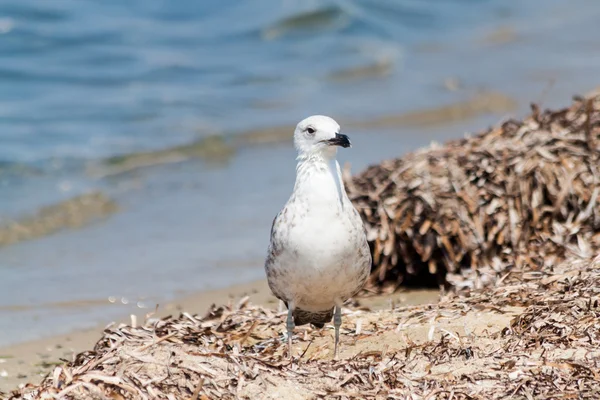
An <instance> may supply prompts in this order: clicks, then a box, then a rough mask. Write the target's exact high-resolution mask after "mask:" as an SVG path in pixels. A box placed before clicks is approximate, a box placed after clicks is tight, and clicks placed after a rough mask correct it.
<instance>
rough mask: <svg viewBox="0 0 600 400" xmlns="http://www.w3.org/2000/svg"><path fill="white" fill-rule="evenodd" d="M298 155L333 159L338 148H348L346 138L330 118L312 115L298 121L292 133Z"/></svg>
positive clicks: (348, 143)
mask: <svg viewBox="0 0 600 400" xmlns="http://www.w3.org/2000/svg"><path fill="white" fill-rule="evenodd" d="M294 145H295V146H296V150H298V155H300V156H309V155H322V156H323V157H325V158H333V157H335V154H336V153H337V148H338V146H341V147H350V146H351V144H350V139H348V136H346V135H342V134H341V133H340V126H339V125H338V123H337V122H335V121H334V120H333V119H332V118H329V117H326V116H324V115H313V116H312V117H308V118H306V119H303V120H302V121H300V123H299V124H298V126H296V131H295V132H294Z"/></svg>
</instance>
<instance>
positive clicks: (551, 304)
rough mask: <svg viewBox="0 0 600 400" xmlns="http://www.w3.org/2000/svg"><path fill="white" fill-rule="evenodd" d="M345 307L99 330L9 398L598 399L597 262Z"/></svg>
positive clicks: (184, 316)
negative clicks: (327, 313)
mask: <svg viewBox="0 0 600 400" xmlns="http://www.w3.org/2000/svg"><path fill="white" fill-rule="evenodd" d="M377 302H379V305H380V306H382V305H385V304H387V307H384V308H383V309H380V310H374V309H370V307H369V306H367V305H366V302H363V300H362V299H361V300H359V301H358V302H356V301H355V302H350V303H349V304H347V306H346V307H345V308H344V310H343V321H344V323H343V326H342V336H341V346H342V347H341V354H340V357H339V359H337V360H333V359H332V355H333V354H332V353H333V337H332V336H333V329H332V327H331V325H327V326H326V327H325V328H324V329H313V328H311V327H309V326H302V327H297V329H296V335H295V338H294V360H293V361H292V362H290V360H289V358H288V355H287V345H286V341H285V340H282V339H283V337H284V335H283V332H284V331H285V324H284V321H285V314H286V312H285V311H282V312H277V311H275V310H273V309H272V308H271V307H263V306H258V305H253V304H251V303H250V302H249V298H248V297H245V298H243V299H241V300H239V301H238V302H237V303H233V304H231V305H230V306H225V307H212V308H211V310H210V311H209V312H207V313H203V314H190V313H187V312H182V313H181V314H179V315H177V316H172V317H169V318H163V319H157V318H149V319H147V320H146V321H144V323H143V324H142V325H137V326H135V327H132V326H128V325H126V324H123V325H120V326H114V327H111V328H109V329H106V330H105V331H104V332H103V336H102V338H101V339H100V340H99V341H98V342H97V343H96V344H95V346H94V347H93V349H92V348H90V349H88V351H85V352H82V353H80V354H78V355H77V356H76V357H75V359H74V360H73V361H72V362H70V363H67V364H63V365H60V366H57V367H55V368H54V369H52V371H51V372H50V374H49V375H48V377H47V378H45V379H44V380H43V382H42V383H41V385H39V386H38V385H28V386H27V387H25V388H23V389H22V390H21V391H15V392H13V393H12V394H11V397H9V398H10V399H31V398H68V399H107V398H112V399H150V398H165V399H179V398H181V399H213V398H223V399H255V398H265V399H324V398H327V399H329V398H334V399H364V398H368V399H406V398H414V399H434V398H443V399H501V398H519V399H521V398H523V399H532V398H540V399H555V398H598V394H600V392H599V390H600V389H599V388H600V386H599V381H600V351H599V350H598V341H599V340H600V324H599V323H598V321H599V318H600V257H596V258H595V259H594V258H587V257H584V258H581V257H574V258H571V259H569V260H568V261H566V262H564V263H561V264H557V265H555V266H554V267H553V268H552V269H551V270H546V271H517V270H514V271H512V272H511V274H509V275H507V276H506V277H505V279H503V280H502V281H501V282H499V283H498V284H497V286H496V287H494V288H488V289H484V290H469V291H466V292H462V293H460V294H457V293H449V294H447V295H444V296H441V299H440V301H439V302H438V303H437V304H429V305H406V306H395V305H394V304H391V303H388V302H387V301H385V300H384V301H381V299H379V300H377V299H375V301H374V303H377Z"/></svg>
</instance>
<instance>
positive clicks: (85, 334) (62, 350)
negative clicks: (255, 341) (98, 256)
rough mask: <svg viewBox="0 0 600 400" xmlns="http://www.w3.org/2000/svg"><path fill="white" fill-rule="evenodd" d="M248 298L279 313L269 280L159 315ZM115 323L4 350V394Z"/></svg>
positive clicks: (398, 298)
mask: <svg viewBox="0 0 600 400" xmlns="http://www.w3.org/2000/svg"><path fill="white" fill-rule="evenodd" d="M246 296H248V298H249V300H250V301H251V302H252V303H253V304H259V305H262V306H265V307H268V308H272V309H274V310H277V309H278V307H279V301H278V300H277V299H276V298H275V297H274V296H273V295H272V294H271V291H270V290H269V288H268V286H267V283H266V281H265V280H259V281H255V282H252V283H247V284H241V285H235V286H232V287H229V288H225V289H218V290H210V291H205V292H200V293H196V294H194V295H191V296H188V297H185V298H182V299H180V300H177V301H174V302H171V303H167V304H161V305H159V306H158V310H157V312H156V314H154V315H153V316H157V317H159V318H162V317H165V316H168V315H178V314H179V313H180V312H181V311H184V310H185V311H187V312H189V313H198V314H199V315H203V314H204V313H205V311H206V310H208V309H209V308H210V306H211V305H213V304H216V305H223V304H235V303H237V302H238V301H239V300H240V299H242V298H244V297H246ZM438 298H439V294H438V292H437V290H431V289H423V290H411V291H400V292H398V293H395V294H392V295H386V296H373V297H367V298H361V299H360V304H361V305H364V306H366V307H369V308H372V309H386V308H391V307H397V306H409V305H419V304H429V303H436V302H437V301H438ZM134 319H135V321H136V323H137V324H141V323H142V322H143V321H144V319H145V314H144V313H139V314H138V315H136V316H135V318H134ZM119 322H125V323H128V324H132V322H133V320H132V318H131V317H129V318H127V316H123V319H122V320H121V321H114V323H119ZM108 323H111V322H110V321H107V324H104V325H99V326H97V327H94V328H91V329H85V330H78V331H74V332H71V333H68V334H65V335H57V336H53V337H49V338H44V339H40V340H35V341H30V342H25V343H19V344H16V345H12V346H8V347H0V392H2V391H4V392H9V391H11V390H13V389H16V388H17V387H19V385H20V384H25V383H33V384H37V383H39V382H40V381H41V380H42V378H43V377H44V376H45V375H46V374H47V373H48V372H50V371H51V370H52V369H53V368H54V367H55V366H56V365H58V364H62V361H61V360H68V361H70V360H72V359H73V356H75V355H76V354H77V353H79V352H81V351H84V350H86V349H92V348H93V346H94V344H95V343H96V342H97V341H98V340H99V339H100V337H101V335H102V331H103V329H104V328H105V327H106V326H107V325H108Z"/></svg>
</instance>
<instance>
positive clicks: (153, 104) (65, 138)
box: [0, 0, 600, 345]
mask: <svg viewBox="0 0 600 400" xmlns="http://www.w3.org/2000/svg"><path fill="white" fill-rule="evenodd" d="M598 20H600V2H598V1H597V0H572V1H569V2H566V1H564V0H563V1H561V0H528V1H516V0H515V1H507V0H479V1H477V0H396V1H392V0H373V1H366V0H338V1H314V0H304V1H300V0H295V1H294V0H255V1H233V0H221V1H197V0H194V1H192V0H179V1H166V0H129V1H117V0H2V1H0V223H1V222H2V221H6V220H10V219H13V218H17V217H19V216H21V215H27V214H30V213H33V212H35V211H36V210H37V209H38V208H39V207H41V206H43V205H46V204H49V203H53V202H56V201H59V200H63V199H67V198H70V197H72V196H74V195H77V194H79V193H83V192H86V191H89V190H102V191H104V192H106V193H108V194H109V195H110V196H112V197H113V198H115V199H116V200H117V201H118V203H119V205H120V207H121V211H120V212H119V213H117V214H116V215H114V216H112V217H111V218H110V219H108V220H107V221H105V222H103V223H100V224H96V225H93V226H91V227H89V228H85V229H82V230H75V231H66V232H62V233H58V234H55V235H52V236H49V237H46V238H42V239H38V240H35V241H31V242H24V243H19V244H17V245H13V246H9V247H5V248H0V345H3V344H8V343H12V342H15V341H17V340H25V339H30V338H36V337H39V336H40V335H47V334H52V333H57V332H60V331H61V330H63V331H64V330H65V329H67V330H68V329H72V328H74V327H79V326H87V325H89V324H94V323H96V322H98V321H102V320H103V319H105V318H107V315H108V316H110V317H112V315H113V314H111V311H109V310H108V308H106V307H104V306H89V304H90V303H89V302H88V303H86V304H87V305H86V306H85V307H83V306H82V307H80V308H77V307H72V308H69V309H68V310H67V311H65V309H63V308H60V307H54V306H52V304H62V303H64V302H77V301H88V300H93V301H95V300H98V301H101V300H105V299H107V298H108V297H109V296H117V297H119V298H121V297H123V296H127V297H129V298H132V299H148V298H151V299H158V300H160V299H165V298H172V297H174V296H176V295H177V294H178V293H182V292H191V291H194V290H201V289H205V288H207V287H209V286H213V287H214V286H226V285H229V284H232V283H235V282H241V281H245V280H251V279H256V278H260V277H262V265H261V264H262V256H263V253H264V249H265V247H266V243H267V240H268V237H267V234H268V230H269V228H270V222H271V219H272V217H273V216H274V214H275V213H276V212H277V211H278V209H279V207H280V206H281V204H283V202H284V201H285V200H286V197H287V195H288V194H289V191H290V190H291V185H292V180H293V174H294V159H293V157H294V154H293V149H292V148H291V145H290V144H289V143H288V144H287V145H285V144H284V145H282V146H276V147H253V148H248V149H241V150H240V151H238V153H237V154H236V155H235V157H234V158H233V160H231V161H230V162H228V163H226V164H225V165H221V166H215V165H210V164H208V163H205V162H203V161H199V160H193V161H190V162H187V163H182V164H175V165H169V166H163V167H153V168H150V169H144V170H141V171H136V172H134V173H131V174H126V175H123V176H120V177H116V178H111V179H107V178H97V177H94V176H90V174H88V173H87V172H86V171H87V170H86V166H87V165H89V164H90V163H91V162H94V161H98V160H102V159H104V158H106V157H111V156H115V155H126V154H130V153H135V152H140V151H148V150H160V149H165V148H169V147H172V146H178V145H185V144H188V143H191V142H194V141H196V140H199V139H201V138H203V137H207V136H211V135H225V136H232V135H233V136H235V135H244V134H245V133H246V132H249V131H252V130H256V129H261V128H268V127H272V126H281V125H284V126H289V129H290V135H291V132H292V130H293V126H294V125H295V123H296V122H297V121H299V120H300V119H302V118H304V117H305V116H307V115H310V114H315V113H320V114H328V115H332V116H334V117H335V118H336V119H337V120H338V121H339V122H340V123H341V125H342V127H343V126H344V121H345V120H353V121H357V120H358V121H360V120H367V119H373V118H377V117H378V116H382V115H391V114H402V113H406V112H410V111H414V110H421V109H427V108H431V107H436V106H440V105H444V104H452V103H453V102H457V101H464V100H465V99H468V98H470V97H472V96H473V95H475V94H476V93H478V92H480V91H493V92H499V93H502V94H504V95H506V96H509V97H511V98H513V99H515V101H516V102H517V104H518V108H517V109H516V110H515V111H514V113H502V114H501V115H498V114H494V113H491V114H484V115H480V116H477V117H476V118H472V119H469V120H465V121H462V122H460V123H457V124H454V125H444V126H437V127H399V128H398V129H387V130H376V129H373V130H367V129H362V130H356V131H354V132H352V131H346V133H348V134H349V135H351V137H352V138H353V143H354V147H353V149H352V150H351V151H348V152H345V153H344V154H341V155H340V157H341V158H342V160H343V161H349V162H351V163H352V168H353V171H354V172H358V171H359V170H360V169H362V168H364V167H365V166H366V165H368V164H369V163H373V162H377V161H380V160H381V159H383V158H389V157H393V156H398V155H401V154H402V153H404V152H406V151H409V150H412V149H415V148H416V147H418V146H423V145H426V144H428V143H429V142H430V141H431V140H438V141H443V140H445V139H448V138H455V137H460V136H462V135H463V134H464V133H465V132H466V131H469V130H481V129H484V128H486V127H487V126H488V125H490V124H493V123H495V122H497V121H499V120H500V119H502V118H505V117H508V116H518V115H523V113H524V112H525V111H526V109H527V106H528V104H529V102H531V101H541V102H542V103H543V105H545V106H560V105H566V104H567V103H568V102H569V101H570V97H571V95H573V94H577V93H582V92H585V91H587V90H590V89H592V88H593V87H595V86H597V85H599V84H600V25H599V24H598V23H597V21H598ZM448 82H450V83H448ZM353 135H354V136H353ZM232 265H234V266H235V267H232ZM112 312H113V313H114V311H112ZM16 322H18V323H16ZM41 326H43V327H44V328H43V330H42V329H41V328H40V327H41Z"/></svg>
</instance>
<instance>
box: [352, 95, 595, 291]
mask: <svg viewBox="0 0 600 400" xmlns="http://www.w3.org/2000/svg"><path fill="white" fill-rule="evenodd" d="M532 108H533V112H532V115H531V116H530V117H528V118H526V119H525V120H524V121H522V122H521V121H514V120H511V121H507V122H505V123H503V124H502V125H501V126H499V127H497V128H493V129H490V130H489V131H488V132H486V133H484V134H481V135H479V136H477V137H473V138H467V139H464V140H459V141H454V142H450V143H448V144H447V145H445V146H443V147H435V146H433V147H430V148H427V149H424V150H421V151H418V152H416V153H413V154H409V155H407V156H406V157H403V158H401V159H395V160H390V161H384V162H382V163H381V164H380V165H376V166H372V167H370V168H368V169H367V170H366V171H364V172H363V173H361V174H360V175H358V176H356V177H354V178H352V179H350V178H347V179H346V181H347V184H346V185H347V189H348V192H349V196H350V198H351V199H352V200H353V202H354V203H355V205H356V206H357V208H358V209H359V211H360V213H361V215H362V217H363V219H364V221H365V223H366V227H367V230H368V239H369V243H370V245H371V249H372V252H373V261H374V268H373V273H372V277H371V283H372V284H374V285H375V286H376V287H379V288H381V287H386V286H387V287H391V288H394V287H396V286H397V285H398V284H399V283H401V282H403V281H405V280H406V279H407V278H411V277H415V276H418V277H420V278H423V277H425V278H427V277H429V279H431V277H432V276H435V277H436V278H437V280H438V283H442V282H444V278H445V276H446V273H447V272H457V271H460V270H461V269H462V268H465V267H473V268H474V269H477V270H478V272H480V273H484V274H485V275H487V277H488V278H491V281H494V280H495V279H497V278H498V277H500V276H502V275H503V274H504V273H505V271H507V270H508V269H510V268H513V267H517V268H520V267H521V266H523V265H527V266H528V267H529V268H531V269H539V268H542V267H547V266H550V265H552V264H553V263H555V262H557V261H561V260H564V259H565V257H567V256H568V254H566V246H567V245H570V244H577V243H578V242H579V243H586V244H587V245H589V246H590V247H591V249H592V250H595V249H598V248H599V245H600V236H599V235H598V234H595V233H596V232H597V231H598V229H599V228H600V208H599V206H600V205H599V204H598V202H597V197H598V194H599V191H600V184H599V183H600V163H599V157H598V156H599V153H598V149H599V148H600V147H599V146H600V143H599V140H598V135H600V95H595V96H591V97H589V98H586V99H583V98H580V99H576V100H575V101H574V103H573V105H572V106H571V107H569V108H566V109H563V110H560V111H544V112H540V111H539V109H538V108H537V107H536V106H532ZM587 250H589V249H586V251H587ZM430 274H431V275H430ZM484 283H485V282H484Z"/></svg>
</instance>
